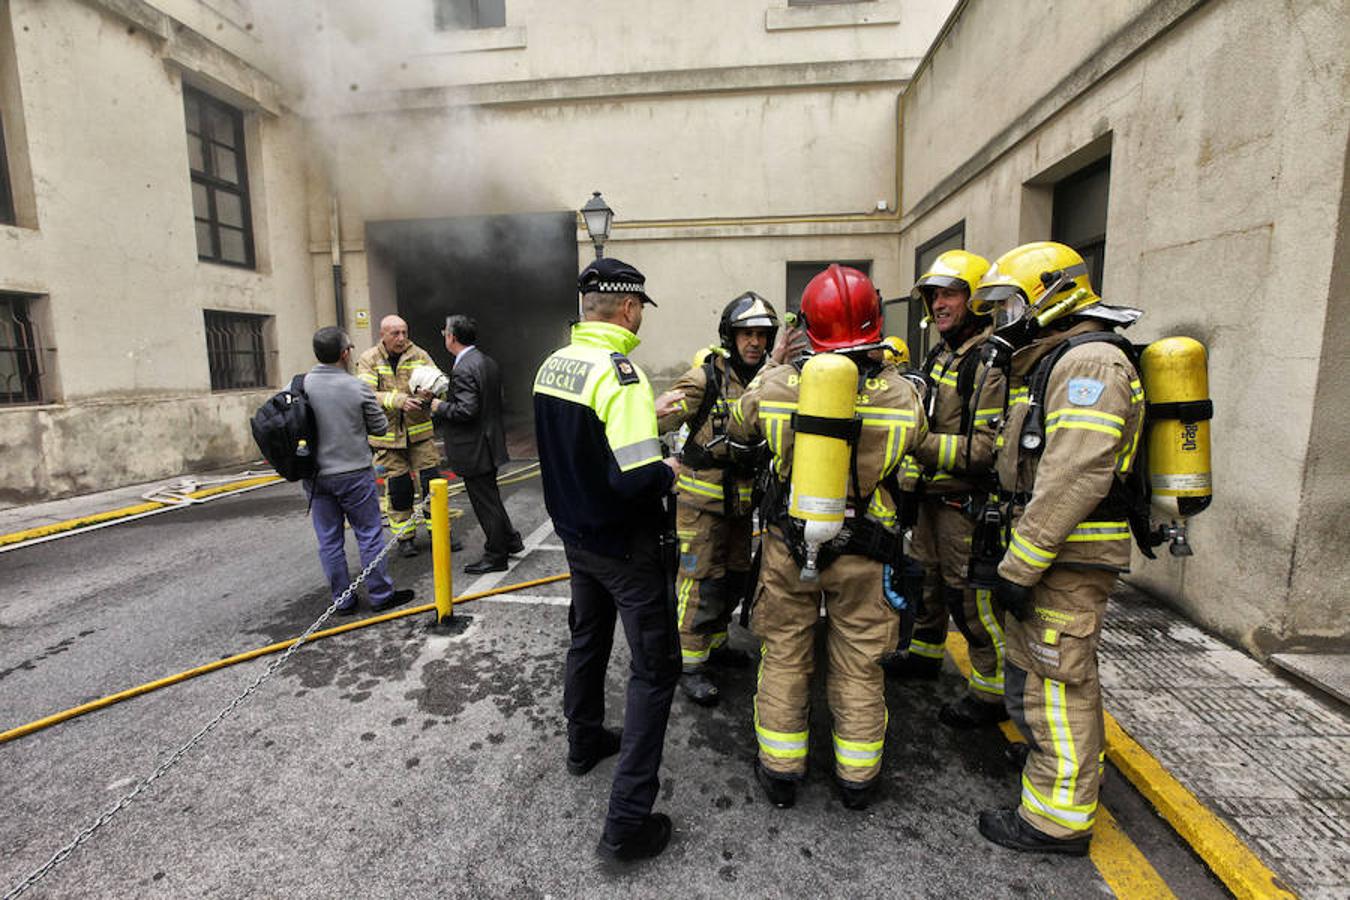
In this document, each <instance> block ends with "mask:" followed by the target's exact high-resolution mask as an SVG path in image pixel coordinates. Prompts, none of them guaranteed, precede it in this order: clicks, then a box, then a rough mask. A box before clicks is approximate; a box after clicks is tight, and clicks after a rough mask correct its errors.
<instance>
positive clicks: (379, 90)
mask: <svg viewBox="0 0 1350 900" xmlns="http://www.w3.org/2000/svg"><path fill="white" fill-rule="evenodd" d="M253 12H254V21H255V24H256V27H257V33H258V36H259V38H260V40H261V42H262V45H263V47H264V50H265V53H266V54H267V56H268V57H269V60H270V62H269V71H270V72H271V73H274V74H275V75H276V76H277V77H278V78H279V80H280V81H281V82H282V84H283V85H284V86H285V88H286V89H287V92H288V95H289V102H290V105H291V106H292V107H293V108H294V109H295V111H296V112H298V113H299V114H300V115H301V116H302V117H304V119H305V120H306V124H307V127H308V130H309V134H310V139H311V148H312V149H311V152H312V161H313V162H314V163H315V164H316V165H315V168H316V170H317V171H321V172H322V173H324V175H325V176H326V178H327V181H328V186H329V189H330V190H332V191H335V192H336V193H337V194H338V196H339V198H340V201H341V205H342V209H343V219H344V235H349V236H353V237H354V236H356V235H357V234H359V230H360V227H361V225H362V223H364V222H366V221H371V220H391V219H414V218H445V217H454V216H463V215H487V214H500V213H513V212H532V211H540V210H550V209H551V210H560V209H568V208H570V207H571V206H572V205H573V201H574V200H575V198H566V199H564V198H563V196H561V192H560V191H559V189H558V186H557V185H556V184H547V183H542V182H544V178H543V177H541V176H534V177H529V176H522V174H521V173H523V172H527V171H530V170H534V171H539V169H540V167H538V166H537V165H531V164H530V160H529V158H528V156H527V154H531V153H534V154H537V153H538V150H539V145H538V144H537V143H535V142H534V141H529V140H522V139H521V137H522V135H523V134H525V133H526V132H528V131H529V129H530V125H531V124H532V120H533V119H534V118H535V115H534V114H531V113H529V112H514V113H513V112H503V111H499V110H484V109H483V108H481V107H479V106H477V105H475V104H473V103H470V102H468V101H467V100H466V84H473V83H474V82H481V81H483V80H484V79H485V78H486V79H488V80H491V77H492V75H493V74H494V73H493V70H492V69H489V68H487V67H486V64H485V63H484V61H483V60H482V59H479V58H478V57H481V56H482V54H462V53H459V52H456V48H457V45H456V39H457V38H459V37H462V35H460V34H457V33H455V32H451V31H443V30H438V29H437V27H436V21H435V4H434V3H433V2H430V0H384V2H382V3H379V4H375V3H371V2H369V0H255V3H254V10H253Z"/></svg>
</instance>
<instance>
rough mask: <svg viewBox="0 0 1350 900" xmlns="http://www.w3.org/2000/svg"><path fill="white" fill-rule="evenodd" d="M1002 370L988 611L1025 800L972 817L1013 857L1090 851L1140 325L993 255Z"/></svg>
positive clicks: (1053, 269)
mask: <svg viewBox="0 0 1350 900" xmlns="http://www.w3.org/2000/svg"><path fill="white" fill-rule="evenodd" d="M971 305H972V308H974V309H975V310H976V311H977V312H982V313H992V314H993V316H994V323H993V325H994V332H993V335H992V337H991V338H990V342H989V343H990V349H989V351H988V352H989V353H990V355H991V356H993V357H995V358H996V360H997V361H998V362H999V363H1001V364H1007V365H1009V366H1010V368H1009V379H1008V384H1009V389H1010V393H1009V397H1010V400H1009V409H1008V414H1007V418H1006V422H1005V424H1004V426H1003V430H1002V432H1001V434H1000V437H999V444H1000V449H999V451H998V453H999V455H998V464H997V466H998V476H999V481H1000V484H1001V487H1002V490H1003V491H1004V492H1005V494H1006V495H1007V496H1008V497H1009V498H1010V508H1009V510H1008V515H1009V518H1008V521H1007V525H1009V526H1010V527H1011V530H1010V532H1009V540H1008V547H1007V551H1006V553H1005V554H1004V555H1003V558H1002V561H1001V562H1000V563H999V564H998V575H997V586H996V587H995V599H996V600H997V601H998V602H999V603H1001V604H1002V606H1003V608H1004V609H1006V610H1007V612H1008V614H1009V618H1008V619H1007V623H1006V624H1007V641H1008V643H1007V654H1008V655H1007V673H1006V680H1007V694H1006V698H1005V701H1006V705H1007V709H1008V712H1009V713H1011V714H1012V718H1013V721H1014V723H1015V724H1016V725H1017V727H1018V730H1020V731H1021V732H1022V734H1023V735H1024V736H1025V737H1026V738H1027V743H1028V745H1029V748H1030V753H1029V755H1028V757H1027V761H1026V764H1025V766H1024V768H1023V770H1022V799H1021V804H1020V806H1018V807H1016V808H1011V809H1000V810H989V811H986V812H983V813H981V814H980V817H979V828H980V833H981V834H983V835H984V836H985V837H986V838H988V839H989V840H991V841H993V842H994V843H997V844H1001V845H1003V846H1005V847H1011V848H1012V849H1014V850H1026V851H1033V852H1044V853H1064V854H1070V855H1074V856H1081V855H1084V854H1086V853H1087V851H1088V842H1089V840H1090V838H1091V829H1092V824H1093V820H1094V818H1095V817H1096V811H1097V793H1098V788H1099V786H1100V783H1101V771H1102V765H1103V751H1104V747H1105V743H1104V734H1103V731H1104V729H1103V724H1102V699H1101V684H1100V682H1099V680H1098V676H1097V644H1098V638H1099V635H1100V633H1101V626H1102V617H1103V615H1104V614H1105V611H1106V598H1107V593H1108V592H1109V591H1110V590H1111V587H1112V586H1113V585H1114V584H1115V582H1116V577H1117V574H1118V573H1120V572H1124V571H1127V570H1128V568H1129V563H1130V528H1129V524H1128V520H1127V514H1128V511H1129V509H1130V506H1131V501H1130V497H1129V490H1128V489H1127V484H1134V483H1135V482H1133V481H1132V480H1131V479H1129V477H1128V476H1129V473H1130V472H1131V471H1132V469H1133V466H1134V461H1135V451H1136V449H1137V448H1138V444H1139V439H1140V429H1141V427H1142V425H1143V420H1144V392H1143V389H1142V387H1141V385H1140V379H1139V373H1138V371H1137V370H1136V367H1135V363H1134V361H1133V359H1132V356H1133V350H1132V349H1131V348H1130V345H1129V343H1128V342H1127V341H1126V340H1125V339H1124V338H1123V337H1120V336H1119V335H1116V334H1114V333H1113V332H1112V329H1113V328H1115V327H1117V326H1124V325H1129V324H1130V323H1132V322H1133V321H1134V320H1135V319H1137V318H1138V317H1139V315H1140V313H1139V311H1138V310H1132V309H1126V308H1121V307H1111V306H1107V305H1106V304H1104V303H1102V302H1101V300H1100V298H1099V297H1098V296H1097V295H1096V294H1095V293H1093V291H1092V285H1091V284H1090V283H1089V281H1088V274H1087V266H1086V265H1085V264H1084V263H1083V259H1082V257H1081V256H1079V255H1078V254H1077V253H1076V252H1074V251H1073V250H1072V249H1070V248H1069V247H1066V246H1064V245H1063V244H1056V243H1050V242H1041V243H1034V244H1026V245H1024V246H1021V247H1018V248H1016V249H1014V250H1011V251H1009V252H1008V253H1005V254H1004V255H1003V256H1001V257H1000V258H999V259H998V261H997V262H996V263H995V264H994V267H993V268H992V269H990V270H989V272H988V273H986V275H985V277H984V279H983V280H982V281H981V283H980V285H979V287H978V288H977V289H976V292H975V297H974V299H973V300H972V303H971Z"/></svg>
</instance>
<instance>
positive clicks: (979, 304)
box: [970, 241, 1102, 329]
mask: <svg viewBox="0 0 1350 900" xmlns="http://www.w3.org/2000/svg"><path fill="white" fill-rule="evenodd" d="M1101 299H1102V298H1101V297H1098V296H1097V295H1096V294H1095V293H1093V290H1092V283H1091V282H1090V281H1089V280H1088V268H1087V264H1086V263H1084V262H1083V257H1081V256H1079V255H1078V252H1077V251H1076V250H1074V249H1073V248H1072V247H1067V246H1065V245H1064V244H1057V243H1055V242H1053V241H1037V242H1035V243H1032V244H1023V245H1022V246H1020V247H1015V248H1013V249H1012V250H1009V251H1008V252H1007V253H1005V254H1003V255H1002V256H1000V257H999V258H998V259H997V260H996V261H995V262H994V265H993V266H992V267H991V268H990V269H989V271H987V272H986V273H985V274H984V278H983V279H981V280H980V283H979V286H978V287H977V288H976V289H975V293H974V295H972V296H971V298H970V310H971V312H973V313H975V314H976V315H978V316H987V315H990V314H996V315H995V320H994V328H995V329H998V328H1002V327H1003V326H1005V325H1010V324H1012V323H1014V322H1017V321H1020V320H1023V319H1032V318H1034V319H1036V321H1037V323H1038V324H1040V325H1048V324H1050V323H1051V322H1053V321H1055V320H1056V319H1061V318H1063V317H1064V316H1069V315H1073V314H1074V313H1078V312H1081V311H1083V310H1085V309H1087V308H1088V307H1091V306H1094V305H1096V304H1098V303H1100V302H1101Z"/></svg>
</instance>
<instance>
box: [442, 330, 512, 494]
mask: <svg viewBox="0 0 1350 900" xmlns="http://www.w3.org/2000/svg"><path fill="white" fill-rule="evenodd" d="M446 404H447V405H446V406H443V407H441V408H440V409H439V411H437V412H435V413H433V414H432V417H431V418H432V421H433V422H435V423H436V432H437V434H439V435H440V437H441V441H442V442H443V443H444V444H445V455H446V456H447V457H448V458H449V460H450V468H452V469H454V470H455V474H456V475H459V476H460V477H461V478H469V477H472V476H474V475H487V474H489V473H491V472H495V471H496V470H497V467H498V466H500V465H502V464H503V463H505V462H507V461H508V460H509V459H510V457H509V456H507V455H506V431H505V429H504V428H503V427H502V381H501V375H500V373H499V372H498V369H497V363H496V361H495V360H493V359H492V357H490V356H488V355H487V354H485V353H483V351H481V350H479V349H478V348H477V347H474V348H473V349H471V350H468V351H465V352H464V353H462V354H460V357H459V359H458V360H457V361H456V363H455V367H454V368H453V369H451V370H450V390H449V393H448V394H447V396H446Z"/></svg>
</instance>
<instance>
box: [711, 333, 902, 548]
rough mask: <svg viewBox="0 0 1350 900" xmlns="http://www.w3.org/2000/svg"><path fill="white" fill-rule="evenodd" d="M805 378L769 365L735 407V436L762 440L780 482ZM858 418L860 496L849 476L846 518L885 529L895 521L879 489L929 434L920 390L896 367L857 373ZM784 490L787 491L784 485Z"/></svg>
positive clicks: (788, 466) (788, 462) (788, 465)
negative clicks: (862, 517) (861, 517)
mask: <svg viewBox="0 0 1350 900" xmlns="http://www.w3.org/2000/svg"><path fill="white" fill-rule="evenodd" d="M800 389H801V374H800V373H799V372H798V371H797V368H796V366H793V365H776V364H774V363H773V361H772V360H770V361H769V362H766V363H765V365H764V368H763V369H761V370H760V373H759V374H758V375H756V376H755V378H754V379H753V380H751V382H750V384H749V386H748V387H747V388H746V389H745V393H743V394H742V395H741V396H740V398H739V399H738V400H737V401H735V402H734V403H733V404H732V407H731V434H732V436H733V437H735V438H737V439H739V440H749V439H752V438H754V437H763V438H765V439H766V440H767V441H768V444H769V450H770V452H771V453H772V454H773V463H772V466H773V471H774V473H775V474H776V475H777V477H778V478H779V480H780V481H781V482H783V483H784V484H786V482H787V481H788V480H789V479H790V477H791V470H792V446H793V431H792V414H793V413H794V412H796V410H797V395H798V393H799V392H800ZM854 404H855V405H854V415H855V417H857V418H858V419H859V420H861V422H862V430H861V433H860V434H859V436H858V440H857V443H856V445H855V448H856V449H855V451H854V453H855V456H856V462H857V473H858V478H857V493H856V494H855V493H854V485H853V478H852V475H851V474H850V477H849V500H848V509H849V513H848V515H850V516H854V515H864V514H866V515H869V516H870V517H871V518H873V519H874V520H876V521H878V522H880V523H882V524H883V525H888V526H889V525H893V524H894V523H895V505H894V502H893V498H892V497H891V496H890V492H889V491H887V490H877V487H878V485H880V483H881V481H882V479H883V478H885V477H886V476H887V475H889V474H890V473H892V472H894V471H896V470H897V468H898V467H899V465H900V460H901V458H902V457H903V456H904V455H905V454H906V453H909V452H910V451H911V450H912V449H913V448H914V446H915V445H917V444H919V443H921V442H922V441H923V439H924V438H925V437H927V435H928V425H927V423H926V420H925V418H924V412H923V403H922V401H921V400H920V399H919V392H918V390H917V389H916V388H915V387H914V385H913V384H911V383H910V382H909V381H908V380H907V379H906V378H904V377H902V376H901V374H900V370H899V369H897V368H895V366H890V365H887V366H883V367H882V368H881V369H880V370H879V371H877V372H876V374H875V375H871V376H867V375H859V379H858V394H857V397H856V398H855V400H854ZM784 490H785V491H786V487H784Z"/></svg>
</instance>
